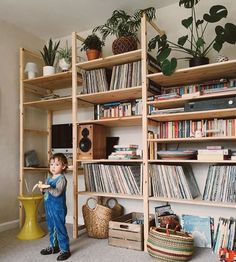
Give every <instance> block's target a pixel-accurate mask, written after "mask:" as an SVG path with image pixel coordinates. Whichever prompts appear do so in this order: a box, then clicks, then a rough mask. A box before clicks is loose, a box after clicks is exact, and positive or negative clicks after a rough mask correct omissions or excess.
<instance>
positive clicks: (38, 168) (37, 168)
mask: <svg viewBox="0 0 236 262" xmlns="http://www.w3.org/2000/svg"><path fill="white" fill-rule="evenodd" d="M23 170H24V171H33V172H47V171H49V168H48V167H24V168H23Z"/></svg>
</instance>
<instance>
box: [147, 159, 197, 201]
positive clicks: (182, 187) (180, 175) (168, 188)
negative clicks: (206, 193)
mask: <svg viewBox="0 0 236 262" xmlns="http://www.w3.org/2000/svg"><path fill="white" fill-rule="evenodd" d="M150 178H151V186H152V193H153V196H154V197H169V198H179V199H194V198H196V197H198V196H199V195H200V191H199V188H198V185H197V182H196V180H195V177H194V174H193V172H192V169H191V167H190V166H180V165H156V164H152V165H150Z"/></svg>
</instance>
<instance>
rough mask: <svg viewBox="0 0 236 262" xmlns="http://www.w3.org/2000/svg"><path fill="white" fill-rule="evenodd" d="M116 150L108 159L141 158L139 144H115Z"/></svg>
mask: <svg viewBox="0 0 236 262" xmlns="http://www.w3.org/2000/svg"><path fill="white" fill-rule="evenodd" d="M113 148H114V149H115V152H112V153H111V154H110V155H109V156H108V159H113V160H122V159H139V158H140V155H138V153H137V150H138V145H114V147H113Z"/></svg>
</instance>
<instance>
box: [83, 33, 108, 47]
mask: <svg viewBox="0 0 236 262" xmlns="http://www.w3.org/2000/svg"><path fill="white" fill-rule="evenodd" d="M104 45H105V43H104V42H103V41H102V40H101V39H100V38H99V37H98V36H97V35H96V34H94V33H93V34H91V35H89V36H87V38H86V39H85V40H84V42H83V43H82V47H81V49H80V50H81V51H83V50H84V51H86V50H88V49H96V50H98V51H101V50H102V46H104Z"/></svg>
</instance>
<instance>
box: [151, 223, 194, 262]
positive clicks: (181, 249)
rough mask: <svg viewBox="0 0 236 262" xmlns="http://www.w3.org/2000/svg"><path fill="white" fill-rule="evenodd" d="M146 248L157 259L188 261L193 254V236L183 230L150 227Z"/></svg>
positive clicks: (173, 261) (171, 261)
mask: <svg viewBox="0 0 236 262" xmlns="http://www.w3.org/2000/svg"><path fill="white" fill-rule="evenodd" d="M167 232H168V233H167ZM147 250H148V253H149V255H151V256H153V257H155V258H157V259H158V261H168V262H176V261H188V260H189V259H190V258H191V257H192V255H193V250H194V247H193V238H192V236H190V235H188V234H187V233H185V232H175V231H174V230H170V229H168V230H166V229H164V228H159V227H151V228H150V232H149V236H148V241H147Z"/></svg>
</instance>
